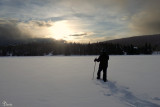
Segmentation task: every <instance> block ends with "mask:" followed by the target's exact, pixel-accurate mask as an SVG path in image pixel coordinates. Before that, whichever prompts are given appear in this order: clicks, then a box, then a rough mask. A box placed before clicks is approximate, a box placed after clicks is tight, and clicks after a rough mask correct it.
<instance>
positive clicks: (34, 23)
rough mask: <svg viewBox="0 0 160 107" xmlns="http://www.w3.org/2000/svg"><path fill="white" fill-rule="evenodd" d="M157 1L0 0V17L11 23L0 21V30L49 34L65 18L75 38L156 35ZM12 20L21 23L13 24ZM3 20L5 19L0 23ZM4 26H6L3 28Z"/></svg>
mask: <svg viewBox="0 0 160 107" xmlns="http://www.w3.org/2000/svg"><path fill="white" fill-rule="evenodd" d="M159 4H160V0H34V1H33V0H24V1H22V0H1V1H0V10H1V11H0V18H1V19H2V18H3V19H8V18H9V19H10V21H11V20H12V24H11V22H9V23H10V24H8V25H3V27H2V24H1V25H0V26H1V29H0V30H2V29H3V30H2V31H1V32H3V33H4V32H5V30H7V29H8V31H9V29H14V30H13V31H12V30H10V33H11V35H13V34H14V33H15V34H14V35H20V36H18V38H20V37H22V36H26V35H29V36H30V35H32V36H33V35H39V34H40V35H41V36H42V35H50V32H49V31H47V28H49V27H52V26H54V23H53V22H59V21H64V20H65V21H68V24H69V25H72V29H74V30H75V29H76V32H72V33H71V34H70V35H72V36H77V40H78V39H79V38H80V36H84V35H83V34H82V35H81V33H80V32H92V35H93V36H91V35H90V36H88V37H84V38H82V37H81V38H80V39H81V40H82V39H86V40H92V41H93V42H94V41H97V40H100V41H104V40H107V39H110V38H113V39H114V38H121V37H125V36H134V35H143V34H157V33H160V19H159V17H160V11H159V10H160V6H159ZM14 19H16V20H19V21H21V23H20V22H18V24H17V25H16V24H15V23H17V22H14V21H15V20H14ZM3 21H4V22H5V20H1V21H0V22H1V23H2V22H3ZM4 22H3V23H4ZM22 22H23V23H22ZM75 22H76V23H75ZM15 25H16V26H15ZM4 26H8V28H5V30H4ZM20 26H21V28H20ZM73 26H74V27H73ZM31 27H33V28H32V29H31ZM42 28H43V29H42ZM62 28H63V27H62ZM22 29H23V30H22ZM77 29H79V30H77ZM38 30H41V32H39V31H38ZM45 30H46V33H45ZM14 31H16V32H14ZM62 31H63V30H62ZM27 32H29V33H28V34H27ZM38 32H39V33H38ZM53 33H54V32H53ZM7 35H9V34H7ZM70 35H68V36H70ZM78 36H79V37H78ZM95 39H96V40H95ZM77 40H76V41H77ZM92 41H91V42H92Z"/></svg>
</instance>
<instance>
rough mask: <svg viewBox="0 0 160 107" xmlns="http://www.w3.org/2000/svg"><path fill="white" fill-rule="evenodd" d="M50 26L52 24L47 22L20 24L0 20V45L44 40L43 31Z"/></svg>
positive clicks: (9, 20)
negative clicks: (31, 39)
mask: <svg viewBox="0 0 160 107" xmlns="http://www.w3.org/2000/svg"><path fill="white" fill-rule="evenodd" d="M52 25H53V22H49V21H48V22H45V21H28V22H21V21H18V20H16V19H0V44H7V43H8V42H9V43H12V42H17V41H25V40H27V39H29V38H44V36H45V32H43V30H44V29H47V28H49V27H51V26H52ZM46 32H47V31H46ZM37 35H38V36H37Z"/></svg>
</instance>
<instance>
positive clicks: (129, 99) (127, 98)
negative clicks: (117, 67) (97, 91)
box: [95, 80, 160, 107]
mask: <svg viewBox="0 0 160 107" xmlns="http://www.w3.org/2000/svg"><path fill="white" fill-rule="evenodd" d="M95 84H96V85H98V86H100V87H102V88H104V89H105V91H102V93H103V94H104V95H105V96H114V97H116V98H118V99H119V100H120V101H122V102H123V103H124V104H126V105H128V106H130V107H160V105H158V104H155V103H152V102H150V101H147V100H144V99H140V98H138V97H136V96H135V95H134V94H133V93H132V92H130V91H129V90H128V89H129V88H128V87H124V86H119V85H117V83H116V82H114V81H108V82H106V83H104V82H103V81H101V80H100V81H97V80H96V81H95ZM152 100H159V101H160V98H158V97H155V98H153V99H152Z"/></svg>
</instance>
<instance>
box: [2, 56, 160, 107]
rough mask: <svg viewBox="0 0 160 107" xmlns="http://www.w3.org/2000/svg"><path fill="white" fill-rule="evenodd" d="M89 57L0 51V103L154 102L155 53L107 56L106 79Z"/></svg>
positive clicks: (157, 106)
mask: <svg viewBox="0 0 160 107" xmlns="http://www.w3.org/2000/svg"><path fill="white" fill-rule="evenodd" d="M95 57H98V56H45V57H0V107H3V106H8V107H9V106H10V107H11V106H12V107H160V83H159V82H160V56H158V55H157V56H156V55H152V56H144V55H141V56H110V60H109V68H108V79H109V82H107V83H104V82H103V81H102V80H96V79H94V80H92V76H93V71H94V64H95V63H94V62H93V60H94V58H95ZM97 69H98V63H97V64H96V72H97ZM96 72H95V77H96ZM4 101H5V103H7V104H8V105H6V104H4ZM9 104H11V105H9Z"/></svg>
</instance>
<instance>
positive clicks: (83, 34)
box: [69, 33, 87, 36]
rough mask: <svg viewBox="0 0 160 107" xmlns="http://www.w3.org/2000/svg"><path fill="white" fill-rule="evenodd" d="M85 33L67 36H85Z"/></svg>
mask: <svg viewBox="0 0 160 107" xmlns="http://www.w3.org/2000/svg"><path fill="white" fill-rule="evenodd" d="M86 35H87V33H81V34H73V35H69V36H86Z"/></svg>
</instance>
